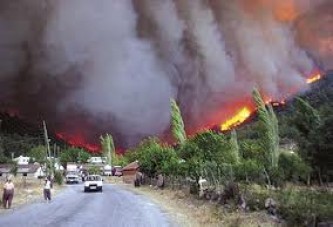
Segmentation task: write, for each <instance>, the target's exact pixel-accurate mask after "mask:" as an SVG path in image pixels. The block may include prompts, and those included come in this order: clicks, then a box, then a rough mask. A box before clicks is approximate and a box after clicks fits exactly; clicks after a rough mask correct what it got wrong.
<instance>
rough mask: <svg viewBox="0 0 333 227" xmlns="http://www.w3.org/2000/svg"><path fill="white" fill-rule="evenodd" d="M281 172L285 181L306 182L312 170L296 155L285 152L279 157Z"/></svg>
mask: <svg viewBox="0 0 333 227" xmlns="http://www.w3.org/2000/svg"><path fill="white" fill-rule="evenodd" d="M279 171H281V172H282V173H283V176H284V180H287V181H298V180H303V181H306V178H307V176H308V174H309V173H310V171H311V168H310V167H309V166H308V165H306V163H305V162H304V161H303V160H302V159H301V158H300V157H299V156H298V155H297V154H296V153H291V152H287V151H284V152H281V153H280V156H279Z"/></svg>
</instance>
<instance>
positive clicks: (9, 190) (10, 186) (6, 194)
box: [2, 177, 14, 209]
mask: <svg viewBox="0 0 333 227" xmlns="http://www.w3.org/2000/svg"><path fill="white" fill-rule="evenodd" d="M13 198H14V183H13V182H12V179H11V177H8V178H7V181H6V183H5V185H4V188H3V196H2V201H3V207H4V208H5V209H10V207H11V205H12V200H13Z"/></svg>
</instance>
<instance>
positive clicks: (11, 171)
mask: <svg viewBox="0 0 333 227" xmlns="http://www.w3.org/2000/svg"><path fill="white" fill-rule="evenodd" d="M17 171H18V166H17V163H16V162H14V163H13V166H12V168H11V169H10V173H11V174H13V175H14V176H16V175H17Z"/></svg>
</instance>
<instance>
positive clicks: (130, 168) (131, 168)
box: [123, 161, 140, 184]
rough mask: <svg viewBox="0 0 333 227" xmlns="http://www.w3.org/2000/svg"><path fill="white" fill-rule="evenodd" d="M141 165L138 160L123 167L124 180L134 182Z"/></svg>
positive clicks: (128, 182) (127, 182)
mask: <svg viewBox="0 0 333 227" xmlns="http://www.w3.org/2000/svg"><path fill="white" fill-rule="evenodd" d="M139 167H140V165H139V162H138V161H135V162H131V163H130V164H128V165H127V166H125V167H124V168H123V182H124V183H126V184H133V183H134V181H135V179H136V175H137V173H138V172H139Z"/></svg>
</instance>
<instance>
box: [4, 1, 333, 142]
mask: <svg viewBox="0 0 333 227" xmlns="http://www.w3.org/2000/svg"><path fill="white" fill-rule="evenodd" d="M332 12H333V1H332V0H233V1H230V0H94V1H91V0H33V1H32V0H15V1H13V0H1V2H0V89H1V92H0V107H1V109H2V110H6V111H15V112H18V113H19V114H20V115H21V116H22V117H25V118H27V119H31V120H38V119H46V120H47V122H48V124H49V125H50V127H51V128H52V129H53V130H54V131H56V132H58V133H62V134H65V135H67V136H73V137H74V136H79V137H83V138H84V139H87V140H90V141H95V142H97V141H96V138H98V136H99V135H100V134H101V133H104V132H109V133H112V134H113V135H114V136H115V138H116V141H117V143H118V145H120V146H123V147H126V146H130V145H133V144H135V143H137V142H138V141H139V139H141V138H143V137H146V136H149V135H162V134H163V133H165V132H166V131H168V129H169V125H170V113H169V112H170V107H169V100H170V98H175V99H176V100H177V101H178V103H179V104H180V107H181V109H182V112H183V115H184V120H185V123H186V126H187V129H188V131H195V130H197V129H199V128H201V127H204V126H211V125H214V124H219V123H221V122H222V121H223V120H225V119H226V118H227V117H229V116H230V115H231V114H233V113H234V111H236V110H237V108H239V107H240V105H241V104H242V103H246V102H247V100H249V97H250V93H251V91H252V89H253V87H254V86H258V87H259V88H260V89H261V91H262V92H264V93H265V95H267V96H270V97H272V98H273V99H277V100H279V99H283V98H285V97H286V95H287V94H288V93H289V92H291V91H294V90H295V89H300V88H304V87H305V86H306V85H305V78H306V77H308V76H309V75H310V74H311V73H313V70H316V69H320V70H324V71H325V70H329V69H333V26H332V24H333V15H332ZM94 139H95V140H94Z"/></svg>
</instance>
